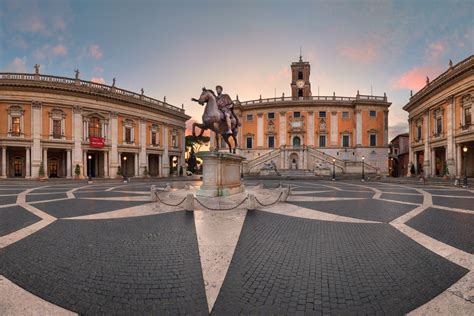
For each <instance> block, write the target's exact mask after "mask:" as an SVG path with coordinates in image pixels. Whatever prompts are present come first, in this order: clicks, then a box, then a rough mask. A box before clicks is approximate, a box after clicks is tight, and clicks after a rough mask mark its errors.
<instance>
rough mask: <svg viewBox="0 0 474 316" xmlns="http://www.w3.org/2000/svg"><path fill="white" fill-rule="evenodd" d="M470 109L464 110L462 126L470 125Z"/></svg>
mask: <svg viewBox="0 0 474 316" xmlns="http://www.w3.org/2000/svg"><path fill="white" fill-rule="evenodd" d="M471 122H472V121H471V108H465V109H464V125H471Z"/></svg>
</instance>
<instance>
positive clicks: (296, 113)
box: [293, 112, 301, 117]
mask: <svg viewBox="0 0 474 316" xmlns="http://www.w3.org/2000/svg"><path fill="white" fill-rule="evenodd" d="M293 117H301V113H300V112H293Z"/></svg>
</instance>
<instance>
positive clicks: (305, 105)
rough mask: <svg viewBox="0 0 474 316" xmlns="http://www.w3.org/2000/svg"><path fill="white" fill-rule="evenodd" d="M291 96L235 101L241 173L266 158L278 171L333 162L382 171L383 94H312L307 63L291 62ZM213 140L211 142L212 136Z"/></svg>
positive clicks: (343, 168) (313, 169)
mask: <svg viewBox="0 0 474 316" xmlns="http://www.w3.org/2000/svg"><path fill="white" fill-rule="evenodd" d="M290 67H291V75H292V79H291V82H290V86H291V96H284V95H282V96H279V97H274V98H265V99H262V98H261V97H260V98H259V99H257V100H251V101H242V102H241V101H239V100H236V101H235V112H236V113H237V115H239V116H240V121H241V123H242V126H241V128H240V130H239V142H240V144H239V150H238V153H239V154H241V155H243V156H245V157H246V158H247V161H246V162H245V165H244V172H245V173H254V174H258V173H260V170H262V168H265V166H268V165H269V164H271V165H274V166H276V168H277V169H278V170H279V171H281V172H289V173H291V172H293V173H301V172H309V173H317V172H318V171H319V170H326V172H327V170H328V168H332V164H333V160H334V162H335V165H336V169H337V172H344V173H359V172H361V169H362V168H361V166H362V164H361V162H362V161H363V160H362V157H364V161H365V163H366V169H365V171H366V172H379V173H382V174H386V173H387V149H388V109H389V106H390V104H391V103H390V102H388V101H387V97H386V96H385V95H383V96H372V95H361V94H359V92H357V94H356V95H355V96H353V97H342V96H336V95H335V93H334V94H333V95H329V96H319V95H313V94H312V92H311V82H310V64H309V62H306V61H303V60H302V58H301V56H300V60H299V61H297V62H293V63H291V66H290ZM211 144H212V142H211Z"/></svg>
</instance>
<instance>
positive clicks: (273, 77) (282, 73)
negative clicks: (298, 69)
mask: <svg viewBox="0 0 474 316" xmlns="http://www.w3.org/2000/svg"><path fill="white" fill-rule="evenodd" d="M286 78H290V70H289V67H288V66H285V67H283V68H281V69H280V70H279V71H278V72H277V73H273V74H270V75H269V76H268V81H269V82H275V81H279V80H280V79H286Z"/></svg>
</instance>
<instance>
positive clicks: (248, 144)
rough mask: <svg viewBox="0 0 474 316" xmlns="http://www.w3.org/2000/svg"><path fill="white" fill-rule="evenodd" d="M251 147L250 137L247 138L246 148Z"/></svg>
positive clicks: (251, 140)
mask: <svg viewBox="0 0 474 316" xmlns="http://www.w3.org/2000/svg"><path fill="white" fill-rule="evenodd" d="M252 145H253V139H252V137H247V148H249V149H251V148H252Z"/></svg>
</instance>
